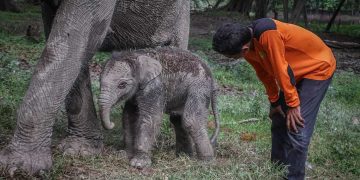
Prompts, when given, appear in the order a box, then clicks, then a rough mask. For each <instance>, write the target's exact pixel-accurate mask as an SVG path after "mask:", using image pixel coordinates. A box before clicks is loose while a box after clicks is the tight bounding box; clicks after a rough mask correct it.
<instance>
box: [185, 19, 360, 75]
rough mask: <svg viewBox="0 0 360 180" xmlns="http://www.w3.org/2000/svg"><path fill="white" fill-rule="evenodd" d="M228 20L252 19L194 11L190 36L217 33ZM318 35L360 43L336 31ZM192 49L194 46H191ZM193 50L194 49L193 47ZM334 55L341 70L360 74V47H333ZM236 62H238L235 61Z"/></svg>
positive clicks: (213, 54) (358, 40)
mask: <svg viewBox="0 0 360 180" xmlns="http://www.w3.org/2000/svg"><path fill="white" fill-rule="evenodd" d="M226 22H239V23H243V24H244V25H246V24H249V23H250V21H249V20H247V19H245V18H239V17H236V18H232V17H226V16H222V17H221V16H220V17H219V16H216V17H214V16H211V15H206V14H204V13H202V14H200V13H193V14H192V15H191V27H190V37H192V38H196V37H198V38H201V37H211V36H213V34H214V33H215V30H216V29H217V27H219V26H220V25H221V24H223V23H226ZM318 35H319V36H320V37H321V38H322V39H323V40H331V41H338V42H355V43H360V37H358V38H354V37H350V36H345V35H339V34H334V33H328V34H325V33H321V34H319V33H318ZM189 48H190V49H192V47H191V46H190V47H189ZM192 50H193V49H192ZM332 50H333V52H334V55H335V57H336V60H337V69H338V70H340V71H352V72H354V73H356V74H360V49H359V48H353V49H350V48H348V49H345V48H343V49H336V48H332ZM207 54H208V55H210V56H211V57H213V59H218V60H219V61H221V62H222V61H226V60H228V59H227V58H225V57H223V56H221V55H219V54H217V53H215V52H207ZM235 63H236V62H235Z"/></svg>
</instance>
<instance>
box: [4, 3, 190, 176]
mask: <svg viewBox="0 0 360 180" xmlns="http://www.w3.org/2000/svg"><path fill="white" fill-rule="evenodd" d="M189 11H190V1H189V0H151V1H150V0H86V1H84V0H63V1H58V0H52V1H50V0H49V1H44V2H43V3H42V12H43V21H44V29H45V35H46V38H47V43H46V46H45V48H44V50H43V52H42V55H41V57H40V61H39V63H38V64H37V66H36V68H35V72H34V74H33V76H32V79H31V82H30V86H29V88H28V90H27V92H26V95H25V97H24V100H23V102H22V104H21V105H20V107H19V109H18V113H17V126H16V130H15V134H14V136H13V138H12V140H11V142H10V143H9V145H8V146H7V147H5V148H4V149H3V150H2V151H1V152H0V165H1V166H2V167H6V168H7V169H8V170H9V173H10V174H12V172H13V171H14V170H16V169H17V168H20V169H23V170H25V171H28V172H29V173H36V172H38V171H39V170H43V169H49V168H50V167H51V166H52V158H51V149H50V145H51V136H52V129H53V125H54V119H55V115H56V113H57V111H58V110H59V108H60V106H61V104H62V102H64V101H65V102H66V103H65V104H66V111H67V114H68V119H69V123H68V128H69V135H68V137H67V138H66V139H64V140H63V141H62V142H61V143H60V149H62V150H63V151H64V153H67V154H72V155H75V154H77V155H78V154H80V155H86V154H96V153H99V152H100V151H101V149H102V146H103V144H102V140H103V136H102V133H101V129H100V125H99V122H100V121H98V120H97V116H96V112H95V108H94V102H93V98H92V93H91V89H90V78H89V69H88V63H89V61H90V59H91V58H92V57H93V55H94V54H95V52H96V51H97V50H98V49H99V48H100V46H101V45H102V44H103V46H102V47H103V48H104V49H114V48H115V49H124V48H135V47H141V48H142V47H155V46H164V45H173V46H178V47H181V48H183V49H186V48H187V42H188V33H189V15H190V14H189V13H190V12H189ZM104 39H105V41H104Z"/></svg>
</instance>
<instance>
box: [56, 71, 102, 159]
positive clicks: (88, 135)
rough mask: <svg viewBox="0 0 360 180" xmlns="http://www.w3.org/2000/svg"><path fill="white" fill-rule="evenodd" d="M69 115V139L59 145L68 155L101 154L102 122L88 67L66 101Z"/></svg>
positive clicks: (82, 72)
mask: <svg viewBox="0 0 360 180" xmlns="http://www.w3.org/2000/svg"><path fill="white" fill-rule="evenodd" d="M65 106H66V112H67V115H68V120H69V123H68V137H66V138H65V139H64V140H63V141H62V142H61V143H60V145H59V149H60V150H61V151H63V152H64V154H67V155H92V154H99V153H100V152H101V150H102V147H103V141H102V140H103V136H102V132H101V129H100V127H101V125H100V121H99V120H97V116H96V110H95V105H94V101H93V96H92V92H91V81H90V73H89V68H88V66H83V68H82V69H81V72H80V74H79V76H78V78H77V80H76V81H75V84H74V86H73V87H72V88H71V91H70V93H69V94H68V95H67V97H66V99H65Z"/></svg>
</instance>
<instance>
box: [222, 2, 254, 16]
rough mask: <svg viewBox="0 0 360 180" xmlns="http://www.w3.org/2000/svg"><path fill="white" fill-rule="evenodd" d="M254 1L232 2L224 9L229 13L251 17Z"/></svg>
mask: <svg viewBox="0 0 360 180" xmlns="http://www.w3.org/2000/svg"><path fill="white" fill-rule="evenodd" d="M252 3H253V0H241V1H239V0H230V2H229V3H228V4H227V5H226V6H225V7H224V9H225V10H227V11H237V12H239V13H241V14H243V15H249V12H250V9H251V5H252Z"/></svg>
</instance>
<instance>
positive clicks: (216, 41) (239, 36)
mask: <svg viewBox="0 0 360 180" xmlns="http://www.w3.org/2000/svg"><path fill="white" fill-rule="evenodd" d="M250 40H251V31H250V29H249V28H248V27H247V26H243V25H241V24H239V23H227V24H224V25H222V26H221V27H220V28H219V29H218V30H217V31H216V33H215V35H214V37H213V49H214V50H215V51H217V52H219V53H221V54H228V55H233V54H237V53H240V52H241V49H242V46H243V45H245V44H246V43H248V42H250Z"/></svg>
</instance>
